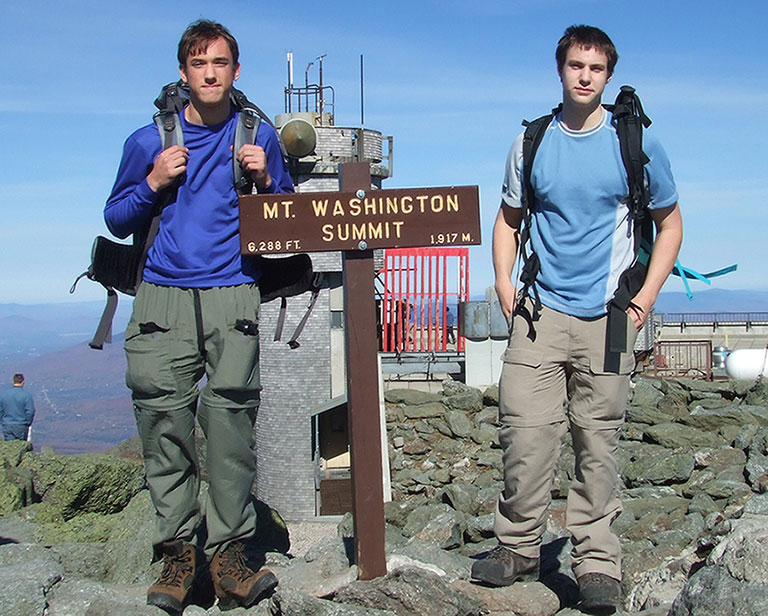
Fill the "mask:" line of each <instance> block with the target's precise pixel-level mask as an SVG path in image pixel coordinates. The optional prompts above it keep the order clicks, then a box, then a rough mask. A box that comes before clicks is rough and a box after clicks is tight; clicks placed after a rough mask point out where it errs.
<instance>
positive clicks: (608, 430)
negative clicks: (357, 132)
mask: <svg viewBox="0 0 768 616" xmlns="http://www.w3.org/2000/svg"><path fill="white" fill-rule="evenodd" d="M556 59H557V71H558V74H559V76H560V81H561V83H562V88H563V105H562V110H561V111H560V113H559V114H557V115H556V116H555V117H554V118H553V120H552V122H551V124H550V126H549V127H548V129H547V130H546V132H545V134H544V137H543V139H542V141H541V144H540V146H539V149H538V151H537V153H536V156H535V159H534V163H533V166H532V169H531V172H532V173H531V185H532V187H533V191H534V194H535V203H534V204H532V220H531V225H530V229H529V231H530V245H531V249H532V250H533V252H535V254H536V255H537V256H538V257H539V259H540V262H541V267H540V271H539V273H538V275H537V276H536V281H535V285H536V288H537V290H538V292H539V296H540V299H541V303H542V305H543V307H542V310H541V315H540V319H539V320H537V321H535V322H533V327H534V329H535V336H530V335H529V327H528V322H527V321H526V317H525V316H524V315H523V314H522V312H523V311H520V310H516V308H523V306H516V301H517V297H516V295H517V292H516V289H515V287H514V284H513V282H512V275H513V268H514V265H515V261H516V260H517V258H518V257H517V253H518V248H519V246H518V243H519V238H520V234H519V232H520V230H521V224H522V222H523V213H522V209H521V208H522V195H523V192H524V186H523V184H524V181H523V177H524V176H523V169H522V167H523V161H522V135H520V137H518V139H517V140H516V141H515V143H514V144H513V146H512V148H511V150H510V154H509V158H508V161H507V169H506V176H505V181H504V185H503V189H502V203H501V208H500V210H499V213H498V216H497V218H496V223H495V226H494V231H493V263H494V269H495V272H496V291H497V293H498V296H499V299H500V301H501V307H502V310H503V312H504V314H505V315H506V316H507V317H508V318H509V319H510V320H511V328H510V332H511V333H510V340H509V346H508V348H507V350H506V352H505V354H504V358H503V359H504V366H503V369H502V374H501V380H500V384H499V410H500V418H501V428H500V432H499V440H500V442H501V446H502V448H503V450H504V455H503V463H504V491H503V492H502V494H501V495H500V496H499V501H498V506H497V510H496V515H495V522H494V531H495V533H496V537H497V538H498V541H499V545H498V546H497V547H496V548H494V550H492V551H491V553H490V554H489V555H488V556H487V557H486V558H484V559H482V560H478V561H477V562H475V563H474V565H473V567H472V577H473V579H474V580H476V581H479V582H483V583H486V584H490V585H496V586H501V585H508V584H512V583H514V582H515V581H518V580H529V579H536V578H537V577H538V575H539V552H540V546H541V537H542V534H543V532H544V530H545V526H546V519H547V508H548V506H549V504H550V492H551V487H552V480H553V477H554V472H555V469H556V466H557V460H558V457H559V452H560V447H561V443H562V439H563V437H564V435H565V432H566V430H567V429H570V432H571V436H572V440H573V447H574V453H575V456H576V469H575V474H574V480H573V482H572V484H571V486H570V490H569V493H568V502H567V511H566V525H567V527H568V530H569V531H570V533H571V536H572V540H573V570H574V573H575V575H576V578H577V581H578V584H579V590H580V594H581V607H582V608H583V609H586V610H603V609H612V608H615V607H618V605H619V604H620V601H621V586H620V581H621V549H620V545H619V540H618V537H616V536H615V535H614V534H613V533H612V532H611V529H610V524H611V522H612V521H613V519H614V518H615V517H616V516H617V515H618V514H619V513H620V511H621V503H620V501H619V498H618V491H619V486H618V470H617V465H616V450H617V448H618V440H619V430H620V427H621V425H622V422H623V418H624V407H625V404H626V399H627V393H628V388H629V374H630V373H631V371H632V368H633V367H634V357H633V352H632V347H633V344H634V340H635V337H636V335H637V330H639V329H640V328H641V327H642V325H643V324H644V323H645V320H646V319H647V316H648V312H649V310H650V309H651V307H652V306H653V303H654V302H655V300H656V297H657V295H658V293H659V290H660V289H661V286H662V284H663V283H664V281H665V280H666V278H667V277H668V276H669V273H670V271H671V270H672V267H673V265H674V263H675V260H676V259H677V254H678V251H679V249H680V243H681V241H682V220H681V217H680V212H679V209H678V206H677V191H676V188H675V184H674V180H673V178H672V173H671V171H670V167H669V162H668V160H667V157H666V155H665V153H664V150H663V149H662V148H661V146H660V145H659V143H658V142H657V141H656V140H655V139H654V138H653V135H652V134H650V133H649V132H648V131H646V132H645V133H644V142H643V146H644V151H645V153H646V155H647V156H648V158H649V159H650V162H648V164H647V165H646V166H645V175H646V181H647V185H648V188H649V192H650V196H651V202H650V205H649V209H650V215H651V217H652V219H653V222H654V223H655V226H656V230H657V237H656V241H655V244H654V248H653V254H652V256H651V259H650V263H649V266H648V272H647V276H646V278H645V282H644V284H643V286H642V288H641V289H640V290H639V291H638V292H637V294H636V295H635V296H634V298H633V299H632V302H631V304H630V307H629V308H628V309H627V315H626V319H627V321H628V327H627V340H626V344H627V347H626V348H627V352H625V353H622V354H621V357H620V358H619V369H618V373H613V372H609V371H607V370H606V368H605V361H604V360H605V352H606V351H605V349H606V333H607V332H606V330H607V310H608V303H609V301H610V300H611V298H612V297H613V295H614V293H615V291H616V289H617V286H618V280H619V276H620V275H621V273H622V272H623V271H624V270H626V269H627V268H628V267H629V266H630V265H631V264H632V261H633V259H634V254H635V252H634V246H633V241H634V237H633V234H632V228H631V225H632V221H631V219H630V217H629V208H628V206H627V204H626V203H627V197H628V193H629V188H628V184H627V176H626V171H625V168H624V165H623V164H622V159H621V153H620V150H619V142H618V137H617V134H616V131H615V129H614V128H613V127H612V126H611V123H610V114H609V113H608V112H607V111H606V110H605V109H604V108H603V107H602V106H601V98H602V94H603V91H604V89H605V86H606V84H607V83H608V82H609V81H610V79H611V76H612V74H613V69H614V67H615V65H616V61H617V60H618V54H617V53H616V49H615V47H614V45H613V43H612V42H611V40H610V38H608V36H607V35H606V34H605V33H604V32H602V31H601V30H599V29H597V28H593V27H590V26H571V27H570V28H568V29H567V30H566V32H565V34H564V36H563V37H562V38H561V40H560V42H559V43H558V47H557V52H556ZM531 301H532V299H531V298H530V297H529V298H525V299H523V300H522V304H523V305H524V304H526V303H530V302H531Z"/></svg>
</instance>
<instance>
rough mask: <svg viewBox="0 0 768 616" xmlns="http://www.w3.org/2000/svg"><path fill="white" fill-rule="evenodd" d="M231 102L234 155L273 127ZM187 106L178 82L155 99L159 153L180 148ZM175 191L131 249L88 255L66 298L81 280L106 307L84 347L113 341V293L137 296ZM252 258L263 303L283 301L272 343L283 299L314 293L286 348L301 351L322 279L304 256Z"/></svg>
mask: <svg viewBox="0 0 768 616" xmlns="http://www.w3.org/2000/svg"><path fill="white" fill-rule="evenodd" d="M230 100H231V102H232V104H233V105H234V106H235V109H236V110H237V125H236V127H235V136H234V142H233V152H237V151H238V150H239V149H240V147H241V146H243V145H244V144H246V143H255V142H256V134H257V133H258V130H259V125H260V123H261V121H262V120H264V121H266V122H267V123H268V124H269V125H270V126H272V127H273V128H274V125H273V124H272V122H271V121H270V119H269V117H268V116H267V115H266V114H265V113H264V112H263V111H262V110H261V109H259V108H258V107H257V106H256V105H254V104H253V103H251V102H250V101H249V100H248V98H247V97H246V96H245V94H243V92H241V91H240V90H238V89H236V88H232V91H231V93H230ZM188 101H189V87H188V86H187V85H186V84H184V83H183V82H182V81H176V82H172V83H169V84H167V85H166V86H164V87H163V88H162V90H161V92H160V95H159V96H158V97H157V98H156V99H155V106H156V107H157V108H158V110H159V111H157V112H156V113H155V114H154V116H153V120H154V122H155V124H156V125H157V128H158V131H159V133H160V140H161V142H162V149H163V150H165V149H167V148H169V147H171V146H173V145H184V134H183V132H182V129H181V122H180V121H179V113H180V112H181V111H182V110H183V109H184V107H185V106H186V104H187V102H188ZM278 142H279V143H280V149H281V151H282V154H283V157H285V156H286V152H285V148H284V146H283V143H282V141H281V140H280V138H279V135H278ZM232 161H233V162H232V164H233V169H232V171H233V176H234V184H235V190H236V191H237V193H238V194H239V195H243V194H250V193H251V192H252V191H253V183H252V182H251V180H250V178H249V177H248V175H247V174H246V173H245V171H244V170H243V168H242V167H241V166H240V163H239V162H238V160H237V157H236V156H233V157H232ZM174 190H175V186H171V187H169V188H167V189H165V191H164V196H163V197H162V198H161V199H160V200H159V201H158V203H157V205H156V206H155V210H154V213H153V216H152V219H151V221H150V222H149V223H148V224H147V225H146V226H145V227H144V228H143V229H142V230H141V231H140V232H138V233H134V234H133V241H132V243H131V244H123V243H119V242H115V241H113V240H111V239H109V238H106V237H103V236H98V237H97V238H96V239H95V240H94V243H93V247H92V249H91V263H90V265H89V266H88V269H87V270H86V271H84V272H83V273H82V274H80V275H79V276H78V277H77V278H76V279H75V282H74V283H73V284H72V287H71V288H70V290H69V292H70V293H74V292H75V288H76V286H77V283H78V282H79V281H80V279H81V278H83V277H87V278H89V279H91V280H93V281H95V282H98V283H100V284H101V285H102V286H103V287H104V288H105V289H106V290H107V304H106V306H105V307H104V312H103V313H102V315H101V319H100V321H99V325H98V327H97V329H96V333H95V335H94V337H93V340H91V342H90V343H89V344H88V345H89V346H90V347H91V348H93V349H102V348H103V347H104V343H105V342H111V341H112V320H113V319H114V316H115V312H116V311H117V303H118V297H117V293H118V292H120V293H125V294H126V295H131V296H135V295H136V292H137V291H138V288H139V285H140V284H141V280H142V273H143V271H144V264H145V262H146V259H147V254H148V252H149V249H150V247H151V246H152V242H153V241H154V239H155V236H156V235H157V231H158V230H159V227H160V218H161V216H162V212H163V209H164V208H165V206H166V205H168V203H170V201H171V200H172V199H173V196H174ZM254 258H256V259H258V265H259V267H260V268H261V271H262V277H261V279H260V280H259V289H260V291H261V296H262V302H263V303H264V302H268V301H271V300H273V299H276V298H278V297H280V298H281V305H280V315H279V318H278V325H277V331H276V332H275V338H274V339H275V341H278V340H280V338H281V336H282V328H283V323H284V320H285V312H286V309H287V303H286V298H287V297H291V296H293V295H300V294H302V293H304V292H306V291H312V297H311V299H310V303H309V306H308V308H307V311H306V313H305V315H304V317H303V318H302V320H301V321H300V322H299V324H298V326H297V327H296V330H295V331H294V333H293V335H292V336H291V339H290V341H289V342H288V345H289V346H290V347H291V348H296V347H298V346H299V343H298V342H297V338H298V337H299V334H300V333H301V331H302V330H303V328H304V325H305V324H306V321H307V319H308V318H309V315H310V313H311V312H312V309H313V308H314V305H315V302H316V300H317V296H318V294H319V292H320V288H321V286H322V279H323V276H322V273H317V272H313V270H312V260H311V259H310V257H309V256H308V255H306V254H298V255H292V256H290V257H278V258H264V257H261V256H256V257H254Z"/></svg>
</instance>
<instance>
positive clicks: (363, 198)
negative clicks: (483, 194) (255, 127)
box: [240, 186, 480, 255]
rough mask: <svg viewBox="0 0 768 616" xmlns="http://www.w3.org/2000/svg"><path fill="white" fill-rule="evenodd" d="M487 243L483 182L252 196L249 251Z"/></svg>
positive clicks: (243, 207) (244, 200) (244, 218)
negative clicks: (482, 240)
mask: <svg viewBox="0 0 768 616" xmlns="http://www.w3.org/2000/svg"><path fill="white" fill-rule="evenodd" d="M479 243H480V207H479V199H478V190H477V186H451V187H446V188H402V189H394V190H364V189H359V190H357V191H354V192H317V193H292V194H279V195H244V196H242V197H240V247H241V252H242V253H243V254H244V255H253V254H278V253H285V252H324V251H328V250H331V251H333V250H343V251H344V250H373V249H377V248H412V247H416V246H458V245H468V244H479Z"/></svg>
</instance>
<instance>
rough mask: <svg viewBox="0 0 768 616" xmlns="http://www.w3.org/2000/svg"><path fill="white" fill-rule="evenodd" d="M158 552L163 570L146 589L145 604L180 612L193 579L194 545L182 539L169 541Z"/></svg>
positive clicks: (170, 611)
mask: <svg viewBox="0 0 768 616" xmlns="http://www.w3.org/2000/svg"><path fill="white" fill-rule="evenodd" d="M160 552H161V553H162V555H163V571H162V573H161V574H160V577H159V578H157V581H156V582H155V583H154V584H152V586H150V587H149V589H148V590H147V605H154V606H156V607H159V608H160V609H163V610H165V611H166V612H169V613H171V614H180V613H181V612H182V611H183V610H184V603H185V602H186V600H187V595H188V594H189V591H190V589H191V588H192V584H193V582H194V581H195V546H193V545H190V544H188V543H184V542H183V541H169V542H167V543H163V544H162V545H161V546H160Z"/></svg>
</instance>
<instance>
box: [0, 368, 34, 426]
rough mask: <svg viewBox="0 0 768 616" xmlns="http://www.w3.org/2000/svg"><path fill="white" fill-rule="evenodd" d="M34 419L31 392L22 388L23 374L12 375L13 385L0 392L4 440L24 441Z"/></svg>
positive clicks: (0, 417) (0, 416) (0, 422)
mask: <svg viewBox="0 0 768 616" xmlns="http://www.w3.org/2000/svg"><path fill="white" fill-rule="evenodd" d="M34 419H35V403H34V401H33V400H32V394H30V393H29V392H27V391H25V390H24V375H23V374H14V375H13V387H11V388H10V389H6V390H5V391H3V392H2V393H0V424H2V426H3V438H4V439H5V440H6V441H26V440H28V438H29V427H30V426H31V425H32V421H34Z"/></svg>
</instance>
